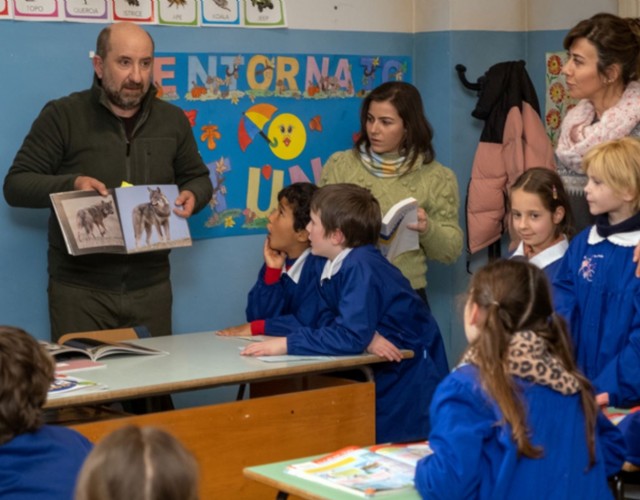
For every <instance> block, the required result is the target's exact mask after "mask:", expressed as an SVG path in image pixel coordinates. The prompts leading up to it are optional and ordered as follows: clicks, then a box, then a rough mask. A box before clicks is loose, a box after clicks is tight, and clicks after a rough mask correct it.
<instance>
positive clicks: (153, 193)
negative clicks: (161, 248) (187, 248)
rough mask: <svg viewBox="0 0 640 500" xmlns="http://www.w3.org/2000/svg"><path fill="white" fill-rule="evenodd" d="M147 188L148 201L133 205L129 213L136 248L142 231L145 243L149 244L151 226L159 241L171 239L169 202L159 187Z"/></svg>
mask: <svg viewBox="0 0 640 500" xmlns="http://www.w3.org/2000/svg"><path fill="white" fill-rule="evenodd" d="M147 189H148V190H149V202H148V203H141V204H140V205H138V206H136V207H134V209H133V211H132V214H131V219H132V222H133V234H134V237H135V241H136V248H138V247H139V246H140V240H141V239H142V233H143V231H144V232H145V234H146V238H145V241H146V245H147V246H149V245H150V244H151V235H152V232H153V228H155V230H156V232H157V234H158V240H159V241H169V240H170V239H171V233H170V230H169V218H170V216H171V204H170V203H169V200H168V199H167V197H166V196H165V195H164V194H163V193H162V190H161V189H160V188H159V187H158V188H156V189H151V188H147Z"/></svg>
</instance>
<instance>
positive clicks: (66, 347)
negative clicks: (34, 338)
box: [40, 337, 167, 371]
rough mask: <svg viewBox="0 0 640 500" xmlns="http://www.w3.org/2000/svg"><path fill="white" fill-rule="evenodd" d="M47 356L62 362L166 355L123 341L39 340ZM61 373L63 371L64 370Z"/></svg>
mask: <svg viewBox="0 0 640 500" xmlns="http://www.w3.org/2000/svg"><path fill="white" fill-rule="evenodd" d="M40 343H41V344H42V345H43V346H44V348H45V349H46V350H47V352H48V353H49V354H51V355H52V356H53V357H54V359H55V360H56V362H63V361H66V360H69V359H73V358H78V357H84V358H89V359H90V360H92V361H98V360H100V359H102V358H105V357H107V356H114V355H116V354H135V355H151V354H167V353H166V352H164V351H160V350H158V349H153V348H151V347H142V346H140V345H136V344H133V343H131V342H124V341H108V340H98V339H93V338H88V337H87V338H83V337H76V338H73V339H69V340H67V341H65V342H64V343H62V344H54V343H53V342H46V341H44V340H41V341H40ZM61 368H62V371H64V368H63V367H61Z"/></svg>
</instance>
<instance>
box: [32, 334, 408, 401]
mask: <svg viewBox="0 0 640 500" xmlns="http://www.w3.org/2000/svg"><path fill="white" fill-rule="evenodd" d="M130 342H133V343H136V344H139V345H142V346H149V347H153V348H155V349H159V350H161V351H165V352H167V353H168V354H166V355H157V356H156V355H153V356H137V355H130V356H129V355H127V356H119V357H107V358H104V359H102V360H101V361H102V362H104V363H105V365H106V368H98V369H93V370H84V371H77V372H74V373H72V374H71V375H73V376H75V377H78V378H83V379H88V380H92V381H94V382H98V383H101V384H104V385H105V386H106V387H107V389H106V390H102V391H85V390H82V391H79V392H77V393H74V392H73V391H72V392H69V393H68V395H66V396H64V397H57V398H55V399H51V400H50V401H48V402H47V403H46V405H45V408H63V407H69V406H79V405H93V404H102V403H110V402H114V401H122V400H126V399H132V398H140V397H147V396H157V395H161V394H172V393H176V392H183V391H191V390H197V389H206V388H211V387H220V386H225V385H236V384H245V383H251V382H263V381H267V380H274V379H281V378H292V377H296V376H303V375H314V374H319V373H327V372H331V371H338V370H349V369H354V368H362V369H364V370H367V368H368V367H369V366H370V365H372V364H376V363H381V362H385V360H384V359H382V358H379V357H378V356H374V355H371V354H363V355H358V356H337V357H332V358H327V359H322V360H312V361H294V362H278V363H272V362H265V361H261V360H259V359H256V358H251V357H245V356H240V350H241V349H242V347H244V346H245V345H247V343H248V342H249V341H248V340H245V339H241V338H236V337H220V336H218V335H215V334H214V333H213V332H201V333H190V334H181V335H169V336H165V337H150V338H146V339H138V340H134V341H130ZM403 354H404V356H405V358H411V357H413V352H411V351H403Z"/></svg>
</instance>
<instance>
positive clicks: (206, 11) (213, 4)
mask: <svg viewBox="0 0 640 500" xmlns="http://www.w3.org/2000/svg"><path fill="white" fill-rule="evenodd" d="M201 8H202V18H201V20H200V24H201V25H202V26H238V25H239V24H240V0H202V4H201Z"/></svg>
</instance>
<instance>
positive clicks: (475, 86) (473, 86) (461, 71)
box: [456, 64, 484, 92]
mask: <svg viewBox="0 0 640 500" xmlns="http://www.w3.org/2000/svg"><path fill="white" fill-rule="evenodd" d="M456 71H457V72H458V78H460V81H461V82H462V85H464V86H465V87H466V88H468V89H469V90H475V91H477V92H480V91H481V90H482V84H483V82H484V77H482V76H481V77H480V78H478V81H477V82H476V83H471V82H470V81H469V80H467V76H466V74H465V73H466V72H467V67H466V66H465V65H463V64H456Z"/></svg>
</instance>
